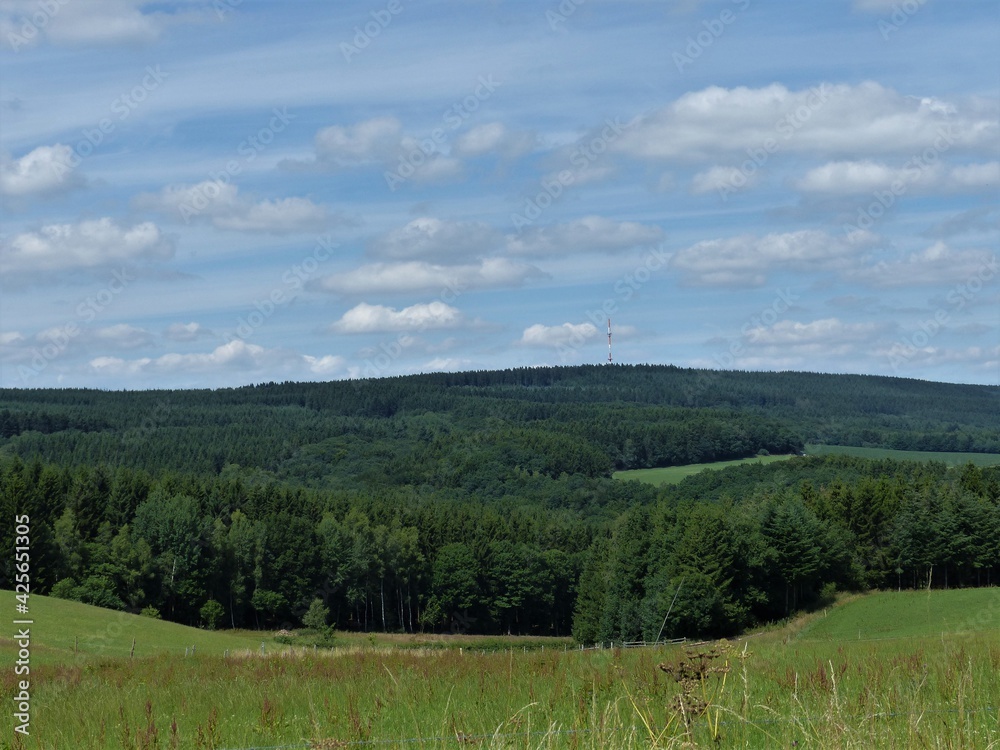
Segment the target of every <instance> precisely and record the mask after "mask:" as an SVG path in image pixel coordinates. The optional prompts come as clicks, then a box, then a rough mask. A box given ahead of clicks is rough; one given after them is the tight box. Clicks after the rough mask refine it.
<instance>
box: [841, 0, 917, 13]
mask: <svg viewBox="0 0 1000 750" xmlns="http://www.w3.org/2000/svg"><path fill="white" fill-rule="evenodd" d="M927 1H928V0H921V4H923V3H926V2H927ZM899 3H900V0H854V9H855V10H860V11H864V12H865V13H891V12H892V11H893V10H894V9H895V8H896V7H897V6H898V5H899Z"/></svg>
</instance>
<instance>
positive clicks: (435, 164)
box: [279, 117, 462, 190]
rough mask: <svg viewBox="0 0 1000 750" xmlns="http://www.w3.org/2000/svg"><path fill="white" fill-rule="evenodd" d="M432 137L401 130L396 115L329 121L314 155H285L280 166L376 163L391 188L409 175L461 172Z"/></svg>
mask: <svg viewBox="0 0 1000 750" xmlns="http://www.w3.org/2000/svg"><path fill="white" fill-rule="evenodd" d="M439 146H440V144H438V143H436V142H435V141H434V140H433V139H423V140H421V139H419V138H416V137H414V136H412V135H408V134H406V133H405V132H404V131H403V124H402V123H401V122H400V121H399V120H397V119H396V118H395V117H375V118H372V119H370V120H364V121H362V122H358V123H355V124H354V125H347V126H344V125H331V126H329V127H326V128H323V129H321V130H320V131H319V132H317V133H316V138H315V143H314V148H315V157H314V158H313V159H306V160H302V159H285V160H283V161H282V162H281V163H280V164H279V166H280V167H282V168H283V169H292V170H296V169H320V170H339V169H347V168H353V167H362V166H373V165H377V166H380V167H382V168H383V169H385V170H386V174H387V177H386V179H387V182H388V184H389V187H390V188H391V189H393V190H394V189H396V188H397V187H398V186H399V185H400V184H402V183H404V182H406V181H407V180H409V179H413V180H416V181H418V182H442V181H447V180H451V179H453V178H455V177H457V176H459V175H460V174H461V173H462V163H461V161H459V160H458V159H456V158H454V157H453V156H450V155H447V154H445V153H443V152H442V151H441V150H440V148H439Z"/></svg>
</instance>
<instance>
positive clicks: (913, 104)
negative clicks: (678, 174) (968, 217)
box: [609, 81, 1000, 161]
mask: <svg viewBox="0 0 1000 750" xmlns="http://www.w3.org/2000/svg"><path fill="white" fill-rule="evenodd" d="M998 132H1000V129H998V123H997V118H996V115H995V114H993V113H992V111H990V112H973V113H959V112H958V111H957V109H956V108H955V107H954V106H953V105H951V104H948V103H946V102H941V101H938V100H935V99H930V98H924V99H920V98H916V97H911V96H904V95H902V94H900V93H898V92H896V91H894V90H892V89H889V88H886V87H884V86H882V85H880V84H878V83H874V82H871V81H868V82H864V83H861V84H858V85H856V86H851V85H847V84H838V85H830V84H824V85H823V86H822V87H816V88H814V89H804V90H801V91H790V90H789V89H787V88H786V87H785V86H783V85H781V84H777V83H775V84H771V85H769V86H765V87H763V88H756V89H754V88H747V87H742V86H741V87H738V88H733V89H726V88H722V87H719V86H712V87H709V88H707V89H703V90H701V91H694V92H691V93H687V94H684V95H683V96H681V97H680V98H678V99H677V100H675V101H674V102H672V103H671V104H669V105H667V106H665V107H663V108H662V109H660V110H658V111H656V112H654V113H652V114H650V115H648V116H646V117H644V118H641V119H640V120H639V121H637V122H636V123H635V124H633V125H631V126H630V127H628V128H627V129H625V130H624V132H623V133H622V135H621V137H620V138H618V139H617V140H615V141H613V142H612V143H610V145H609V148H610V149H612V150H615V151H618V152H621V153H625V154H629V155H631V156H634V157H636V158H640V159H651V158H652V159H668V160H678V161H685V160H697V159H715V158H718V157H720V156H722V155H732V154H739V155H740V157H741V158H746V157H747V152H746V149H748V148H750V149H757V150H759V151H761V153H764V154H765V156H766V151H764V149H765V148H766V145H767V143H768V141H770V142H772V144H773V148H772V149H771V150H772V152H773V151H777V150H787V151H792V152H798V153H807V154H816V155H839V154H843V155H852V156H857V155H869V154H870V155H876V154H877V155H881V154H905V155H909V156H914V155H918V154H920V153H921V152H923V151H924V149H926V148H929V147H932V146H935V145H936V147H937V148H938V150H939V151H940V152H944V151H947V150H949V149H952V148H961V149H973V150H975V149H980V150H982V151H983V152H984V153H985V152H987V151H990V150H993V149H994V148H995V144H996V140H997V135H998Z"/></svg>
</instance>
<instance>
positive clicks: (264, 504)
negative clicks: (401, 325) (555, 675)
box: [0, 365, 1000, 642]
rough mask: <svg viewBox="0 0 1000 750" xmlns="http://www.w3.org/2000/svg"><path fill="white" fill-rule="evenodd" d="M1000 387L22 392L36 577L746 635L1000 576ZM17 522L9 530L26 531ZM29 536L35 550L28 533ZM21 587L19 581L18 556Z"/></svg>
mask: <svg viewBox="0 0 1000 750" xmlns="http://www.w3.org/2000/svg"><path fill="white" fill-rule="evenodd" d="M998 415H1000V388H996V387H989V386H971V385H953V384H944V383H931V382H924V381H915V380H904V379H897V378H884V377H870V376H853V375H819V374H809V373H751V372H729V371H725V372H719V371H708V370H689V369H679V368H675V367H669V366H635V367H632V366H619V365H615V366H603V367H563V368H536V369H522V370H507V371H501V372H465V373H449V374H431V375H415V376H409V377H399V378H387V379H378V380H359V381H339V382H331V383H280V384H278V383H268V384H262V385H257V386H248V387H244V388H236V389H223V390H215V391H208V390H184V391H142V392H109V391H97V390H72V389H69V390H0V506H2V512H3V513H4V514H5V516H6V517H12V516H13V515H14V514H15V512H16V513H28V514H29V515H30V517H31V527H32V545H33V550H32V581H33V584H34V591H35V592H36V593H43V594H46V593H47V594H51V595H54V596H59V597H64V598H70V599H78V600H81V601H84V602H88V603H92V604H97V605H101V606H105V607H110V608H114V609H121V610H128V611H132V612H144V613H146V614H149V615H151V616H159V617H163V618H165V619H170V620H174V621H177V622H182V623H186V624H192V625H201V626H205V627H250V628H255V627H261V628H277V627H290V628H291V627H299V626H301V623H302V618H303V617H304V616H305V613H306V612H307V611H308V609H309V607H310V604H311V603H312V602H314V601H315V600H316V599H320V600H322V601H323V603H324V604H325V605H326V606H327V607H328V608H329V611H330V618H331V620H332V621H333V622H332V624H333V625H335V626H336V627H338V628H343V629H356V630H386V631H406V632H413V631H417V630H425V631H427V630H431V631H443V632H448V631H459V630H460V631H462V632H473V633H514V634H539V635H569V634H572V635H573V636H574V637H576V638H577V639H578V640H580V641H585V642H594V641H602V640H612V639H613V640H622V639H627V640H635V639H643V638H645V639H652V638H655V637H656V636H657V634H658V632H659V630H660V627H661V625H662V624H663V621H664V615H665V614H666V612H667V609H668V608H669V607H670V605H671V603H672V602H673V609H672V611H671V616H670V618H669V620H668V621H667V623H666V626H665V629H664V633H663V634H664V636H677V635H685V636H693V635H725V634H732V633H735V632H738V631H740V630H741V629H744V628H746V627H749V626H753V625H755V624H759V623H762V622H767V621H773V620H777V619H781V618H783V617H786V616H788V615H790V614H792V613H793V612H795V611H797V610H800V609H802V608H807V607H812V606H816V605H817V604H821V603H822V602H824V601H825V600H828V599H829V598H830V597H831V595H832V593H833V592H835V591H843V590H864V589H871V588H893V589H895V588H919V587H927V586H931V587H960V586H985V585H995V584H996V583H998V582H1000V469H998V468H983V469H981V468H977V467H976V466H973V465H971V464H969V465H966V466H964V467H959V468H949V467H947V466H946V465H945V464H943V463H935V462H929V463H916V462H909V461H890V460H871V459H862V458H852V457H846V456H826V457H816V456H802V455H796V457H794V458H790V459H789V460H787V461H781V462H776V463H772V464H768V465H760V464H753V465H745V466H740V467H735V468H731V469H728V470H726V471H724V472H705V473H702V474H698V475H696V476H693V477H690V478H689V479H687V480H685V481H684V482H682V483H680V484H678V485H672V486H664V487H661V488H655V487H652V486H649V485H645V484H640V483H638V482H634V481H630V482H624V481H620V480H616V479H613V478H612V476H611V475H612V472H613V471H616V470H620V469H633V468H650V467H661V466H672V465H682V464H690V463H701V462H708V461H716V460H725V459H732V458H742V457H748V456H754V455H762V454H771V455H776V454H801V453H802V452H803V450H804V447H805V445H806V444H807V443H821V444H832V445H853V446H863V447H881V448H896V449H907V450H922V451H958V452H987V453H1000V427H998V425H1000V418H998ZM12 533H13V531H12V527H11V526H10V525H6V526H4V527H3V534H5V535H6V536H8V537H9V536H10V535H11V534H12ZM3 544H4V545H6V546H7V547H8V548H10V547H11V546H12V539H10V538H4V539H3ZM2 565H3V567H0V588H11V587H12V583H11V582H12V574H13V570H12V567H11V566H12V562H11V558H10V556H8V559H7V560H6V561H5V562H3V563H2Z"/></svg>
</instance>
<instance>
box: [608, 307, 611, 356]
mask: <svg viewBox="0 0 1000 750" xmlns="http://www.w3.org/2000/svg"><path fill="white" fill-rule="evenodd" d="M611 361H612V360H611V318H608V364H611Z"/></svg>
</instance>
